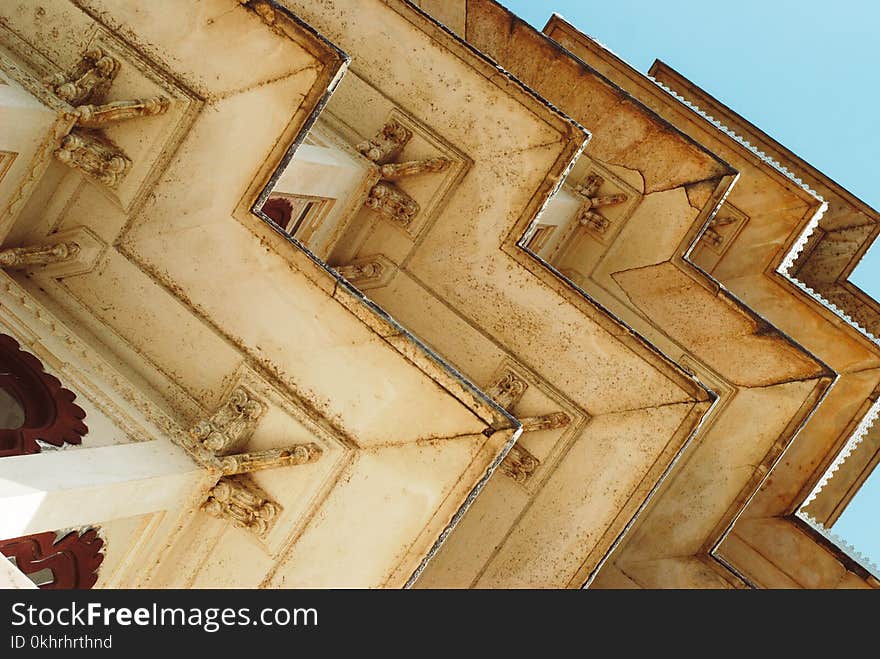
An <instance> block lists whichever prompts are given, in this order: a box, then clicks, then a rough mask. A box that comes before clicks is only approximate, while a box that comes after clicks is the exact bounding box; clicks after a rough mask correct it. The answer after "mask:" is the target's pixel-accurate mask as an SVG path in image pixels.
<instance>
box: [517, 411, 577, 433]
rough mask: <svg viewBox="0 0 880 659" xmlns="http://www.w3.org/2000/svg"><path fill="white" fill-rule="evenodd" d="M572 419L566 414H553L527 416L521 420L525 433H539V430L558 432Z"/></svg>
mask: <svg viewBox="0 0 880 659" xmlns="http://www.w3.org/2000/svg"><path fill="white" fill-rule="evenodd" d="M570 421H571V419H570V418H569V417H568V415H567V414H566V413H565V412H551V413H550V414H543V415H541V416H527V417H524V418H522V419H520V420H519V422H520V423H521V424H522V427H523V432H538V431H539V430H556V429H557V428H564V427H565V426H567V425H568V424H569V422H570Z"/></svg>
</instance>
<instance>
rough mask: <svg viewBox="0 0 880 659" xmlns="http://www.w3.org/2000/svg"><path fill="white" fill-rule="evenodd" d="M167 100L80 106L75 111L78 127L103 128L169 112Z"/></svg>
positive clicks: (139, 100)
mask: <svg viewBox="0 0 880 659" xmlns="http://www.w3.org/2000/svg"><path fill="white" fill-rule="evenodd" d="M169 106H170V103H169V101H168V99H167V98H165V97H163V96H158V97H156V98H137V99H133V100H130V101H113V102H112V103H104V104H102V105H79V106H77V107H76V109H75V110H74V112H73V114H74V115H75V116H76V125H77V126H81V127H83V128H101V127H103V126H107V125H108V124H112V123H117V122H120V121H127V120H129V119H135V118H137V117H150V116H153V115H157V114H162V113H164V112H166V111H167V110H168V108H169Z"/></svg>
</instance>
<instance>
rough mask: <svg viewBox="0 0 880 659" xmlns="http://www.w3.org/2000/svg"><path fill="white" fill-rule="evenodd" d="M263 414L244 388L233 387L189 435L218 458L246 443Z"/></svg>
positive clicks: (255, 400) (259, 403) (261, 407)
mask: <svg viewBox="0 0 880 659" xmlns="http://www.w3.org/2000/svg"><path fill="white" fill-rule="evenodd" d="M264 411H265V407H264V406H263V404H262V403H261V402H260V401H258V400H257V399H256V398H254V397H253V396H252V395H251V393H250V392H249V391H248V390H247V389H245V388H244V387H236V388H235V389H233V390H232V393H231V394H230V395H229V400H227V401H226V403H225V404H224V405H223V406H221V407H220V409H219V410H217V411H216V412H215V413H214V414H213V416H211V418H209V419H206V420H205V421H202V422H200V423H198V424H196V426H195V427H193V429H192V430H190V436H191V437H192V438H193V439H195V440H196V441H197V442H199V443H200V444H201V445H202V446H203V447H204V448H206V449H208V450H210V451H212V452H213V453H215V454H217V455H223V454H225V453H229V452H230V451H232V450H234V449H236V448H238V447H240V446H242V445H243V444H244V443H245V442H246V441H247V440H248V438H249V437H250V436H251V433H253V431H254V427H255V426H256V424H257V421H258V420H259V418H260V417H261V416H262V415H263V413H264Z"/></svg>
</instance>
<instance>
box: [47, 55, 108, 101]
mask: <svg viewBox="0 0 880 659" xmlns="http://www.w3.org/2000/svg"><path fill="white" fill-rule="evenodd" d="M118 72H119V62H117V61H116V60H115V59H113V58H112V57H110V56H109V55H106V54H105V53H104V51H103V50H101V49H100V48H91V49H89V50H87V51H86V52H85V53H84V54H83V56H82V59H80V61H79V63H78V64H77V66H76V68H74V70H73V71H71V72H70V73H69V74H64V73H56V74H55V75H52V76H49V77H47V78H45V79H44V80H43V82H44V83H45V84H46V85H47V86H48V87H49V89H51V90H52V91H53V92H54V93H55V95H56V96H57V97H58V98H60V99H61V100H63V101H66V102H67V103H70V105H73V106H77V105H82V104H83V103H100V102H101V101H102V100H104V97H105V96H106V95H107V91H108V90H109V89H110V85H111V84H112V83H113V80H114V78H115V77H116V74H117V73H118Z"/></svg>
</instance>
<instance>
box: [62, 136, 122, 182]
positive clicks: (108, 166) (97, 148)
mask: <svg viewBox="0 0 880 659" xmlns="http://www.w3.org/2000/svg"><path fill="white" fill-rule="evenodd" d="M55 157H56V158H58V160H60V161H61V162H63V163H64V164H65V165H67V166H68V167H72V168H73V169H76V170H78V171H80V172H82V173H83V174H85V175H87V176H90V177H91V178H94V179H95V180H97V181H100V182H101V183H103V184H104V185H106V186H108V187H110V188H115V187H116V186H117V185H119V182H120V181H121V180H122V177H123V176H124V175H125V173H126V172H127V171H128V169H129V167H131V160H129V159H128V156H126V155H125V154H124V153H123V152H122V150H121V149H120V148H119V147H117V146H116V145H115V144H113V143H112V142H111V141H110V140H108V139H107V138H105V137H103V136H102V135H100V134H98V133H93V132H89V131H80V130H77V129H74V130H73V131H71V133H70V134H69V135H67V136H66V137H65V138H64V139H63V140H61V146H60V147H59V148H58V149H56V150H55Z"/></svg>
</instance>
